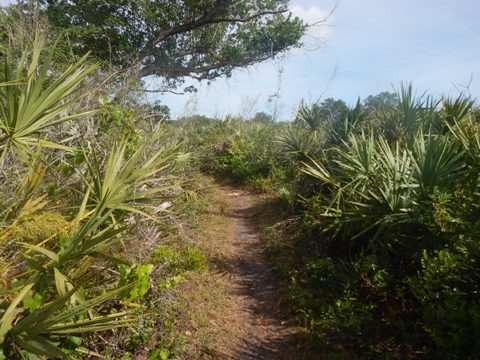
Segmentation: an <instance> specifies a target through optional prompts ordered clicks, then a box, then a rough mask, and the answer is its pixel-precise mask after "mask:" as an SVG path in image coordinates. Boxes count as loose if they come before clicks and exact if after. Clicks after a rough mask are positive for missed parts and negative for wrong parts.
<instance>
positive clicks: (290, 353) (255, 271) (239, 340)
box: [212, 184, 299, 359]
mask: <svg viewBox="0 0 480 360" xmlns="http://www.w3.org/2000/svg"><path fill="white" fill-rule="evenodd" d="M219 194H220V196H221V197H222V198H223V199H224V201H225V210H224V215H225V217H226V218H227V219H226V223H225V224H224V226H222V227H221V228H220V231H221V230H222V229H223V230H224V232H223V233H217V234H216V235H217V237H216V239H215V238H212V241H213V242H220V243H222V244H223V249H224V254H223V259H217V260H223V261H221V262H220V263H219V268H220V269H222V270H223V271H225V272H226V274H224V275H226V276H227V278H228V280H229V281H227V282H226V284H225V285H226V287H225V291H226V293H227V294H228V296H227V300H226V301H227V303H226V304H225V305H226V307H227V309H228V312H227V313H226V314H225V316H226V318H224V319H223V320H224V321H225V322H226V324H228V332H229V334H228V336H225V335H227V334H223V336H222V340H223V342H222V343H220V342H217V341H216V342H215V343H216V347H217V348H216V349H214V351H213V354H212V355H213V356H212V358H225V359H298V358H299V357H298V356H297V355H298V354H299V351H298V350H299V349H298V348H297V347H296V346H295V345H294V335H295V332H296V329H295V328H293V327H291V326H289V324H288V318H287V317H286V316H285V313H284V311H282V306H281V303H280V296H279V283H278V281H277V280H276V278H275V274H274V271H273V268H272V267H271V265H270V264H269V262H268V260H267V255H266V251H265V250H266V249H265V247H264V245H263V244H264V241H263V239H262V227H263V226H265V222H266V221H265V220H268V218H271V217H272V215H273V214H272V211H274V210H275V209H272V208H271V207H270V206H268V204H267V203H266V201H265V200H264V199H262V198H261V197H260V196H259V195H257V194H254V193H252V192H250V191H248V190H245V189H242V188H238V187H234V186H232V185H227V184H220V185H219ZM270 220H271V219H270ZM222 262H223V264H222ZM225 265H227V266H225Z"/></svg>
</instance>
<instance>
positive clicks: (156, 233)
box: [0, 1, 480, 360]
mask: <svg viewBox="0 0 480 360" xmlns="http://www.w3.org/2000/svg"><path fill="white" fill-rule="evenodd" d="M94 3H95V4H96V6H98V7H99V9H97V10H98V11H100V10H101V11H102V12H98V13H97V12H95V13H91V12H89V11H87V10H88V9H87V8H85V2H81V1H79V2H77V1H40V2H35V1H33V2H25V3H23V4H22V5H18V6H17V5H12V6H10V7H8V8H5V9H1V13H0V186H1V189H2V191H1V192H0V359H31V360H34V359H50V358H61V359H69V358H73V359H80V358H88V359H89V358H107V359H124V360H127V359H145V358H148V359H152V360H156V359H161V360H164V359H169V358H178V359H182V358H184V359H192V358H222V356H223V355H222V353H221V352H219V351H220V350H222V346H226V345H225V344H226V343H229V344H233V345H232V346H235V344H237V343H240V341H238V340H239V339H240V338H241V336H258V337H259V338H261V339H263V340H271V339H275V341H276V342H277V345H278V346H277V348H278V349H279V351H280V352H281V351H285V352H284V353H283V356H287V355H288V354H290V355H291V356H294V355H292V354H295V353H296V354H299V352H298V351H299V350H298V348H299V347H301V348H302V349H303V350H302V351H305V353H302V354H303V355H302V357H304V358H319V357H320V358H321V356H324V357H325V358H345V359H349V358H365V359H371V358H389V359H404V358H418V359H432V358H451V359H475V358H477V357H478V355H479V354H480V342H479V340H478V339H479V338H480V298H479V291H480V244H479V235H480V221H479V219H480V177H479V174H480V165H479V164H480V118H479V117H480V112H479V110H478V107H477V105H476V103H475V102H474V101H473V100H472V99H471V98H469V97H467V96H464V95H462V94H460V95H459V96H458V97H453V98H440V99H435V98H433V97H430V96H428V95H426V94H418V93H416V92H415V90H414V89H413V87H412V86H411V85H409V84H402V85H400V86H399V88H398V91H397V92H396V93H388V92H385V93H381V94H379V95H375V96H370V97H368V98H366V99H365V100H363V101H361V100H359V101H358V102H357V104H356V105H355V106H353V107H349V106H347V104H346V103H345V102H343V101H342V100H335V99H326V100H324V101H321V102H317V103H314V104H307V103H302V104H300V105H299V108H298V112H297V114H296V117H295V118H294V119H289V121H273V119H272V117H270V116H268V114H264V113H259V114H257V115H256V116H255V117H254V118H252V119H244V118H240V117H235V116H229V117H227V118H225V119H212V118H208V117H204V116H190V117H185V118H181V119H177V120H171V119H170V116H169V111H168V107H167V106H165V105H163V104H153V105H152V104H148V103H145V101H143V97H142V96H143V94H144V93H143V89H142V83H141V81H140V80H139V75H138V71H140V73H141V71H142V70H141V69H144V70H143V71H145V72H146V74H147V75H152V74H153V75H155V74H156V75H161V76H164V79H165V83H164V86H167V87H168V86H169V83H170V86H172V88H176V87H178V86H180V85H181V84H183V78H184V77H188V76H191V75H192V74H194V75H195V76H197V77H199V78H201V79H208V80H211V79H213V78H215V77H217V76H222V75H229V74H230V73H231V71H232V70H233V69H234V68H236V67H241V66H246V65H249V64H252V63H255V62H259V61H263V60H266V59H267V58H268V57H271V56H275V55H277V54H279V53H281V52H283V51H285V50H288V49H289V48H292V47H295V46H299V45H300V44H299V39H300V38H301V35H302V34H303V32H304V31H305V29H306V25H305V24H303V23H302V22H301V20H299V19H298V18H294V17H292V16H291V15H288V14H286V13H285V12H286V6H287V3H288V2H287V1H258V4H257V5H255V6H258V8H255V7H252V6H253V5H252V6H250V5H251V3H250V2H235V1H202V2H196V1H193V2H192V1H190V2H185V3H186V8H182V9H183V12H182V13H181V16H182V18H181V19H179V20H178V22H176V23H174V22H172V21H173V20H172V17H174V15H175V14H170V13H167V12H166V10H165V12H164V15H165V17H164V18H161V19H160V18H159V17H158V16H157V15H158V14H157V15H155V14H154V13H152V8H150V7H149V6H147V5H145V4H146V3H144V2H137V1H132V2H128V1H127V2H125V4H124V2H105V3H106V4H103V5H99V4H98V3H97V2H94ZM119 3H122V4H123V5H122V4H120V5H119ZM173 3H175V4H177V3H178V2H172V4H173ZM253 3H257V2H252V4H253ZM210 5H211V6H210ZM122 6H123V7H122ZM165 6H167V5H165ZM172 6H173V5H172ZM209 6H210V7H211V9H210V8H209ZM167 7H168V6H167ZM207 8H208V9H210V10H211V11H210V12H207V14H206V15H205V19H204V18H201V19H204V20H205V23H196V22H189V21H190V19H191V17H192V14H193V15H195V14H198V13H204V12H205V11H206V9H207ZM125 9H127V10H128V11H127V10H125ZM252 9H253V10H255V11H256V12H254V14H253V15H252V11H253V10H252ZM124 10H125V11H124ZM130 10H131V11H130ZM76 11H78V12H79V14H80V15H82V16H83V17H82V16H80V15H79V16H74V15H75V12H76ZM101 13H104V14H106V15H105V16H110V15H112V14H113V15H115V16H113V15H112V18H113V19H114V20H115V21H116V22H118V24H120V25H122V26H124V27H125V28H127V29H131V28H132V27H135V28H137V30H139V33H138V34H137V33H131V32H124V31H123V30H122V28H121V27H120V25H118V24H117V25H115V24H116V23H108V24H103V25H105V26H104V27H102V26H103V25H102V23H101V22H99V19H98V16H99V14H101ZM72 14H73V15H72ZM109 14H110V15H109ZM132 14H133V15H132ZM227 15H228V16H227ZM132 16H133V17H134V18H135V19H137V20H138V22H139V23H141V24H143V25H142V26H143V27H142V26H139V25H138V24H137V23H134V22H132V23H130V22H129V21H130V20H132V19H131V17H132ZM229 16H233V17H229ZM92 17H93V18H92ZM48 19H49V20H48ZM92 19H93V20H92ZM139 19H140V20H139ZM142 19H143V20H142ZM160 20H161V21H162V23H161V24H160V23H159V21H160ZM180 20H181V21H180ZM49 21H50V22H52V25H50V24H49ZM75 21H80V23H79V24H77V23H75ZM155 21H156V22H155ZM83 22H86V23H89V24H90V25H91V26H88V27H82V26H81V25H82V24H83ZM152 22H153V25H152ZM164 23H165V24H170V25H171V28H172V29H177V30H178V31H176V32H175V31H173V32H172V33H171V34H170V33H169V34H166V33H164V32H162V31H160V30H159V29H162V26H164ZM184 23H186V24H190V26H191V28H189V29H185V27H184V26H183V25H184ZM229 23H230V25H229ZM132 24H134V25H132ZM182 24H183V25H182ZM107 25H108V26H107ZM137 25H138V26H137ZM216 25H218V26H219V28H218V27H216ZM285 28H288V29H291V30H292V32H290V34H291V36H277V35H279V34H284V35H285V32H284V29H285ZM99 29H100V30H101V31H100V30H99ZM179 29H180V30H182V31H183V33H182V31H180V30H179ZM217 30H218V31H217ZM219 30H221V31H220V32H219ZM102 31H103V32H105V34H110V35H112V34H111V32H113V35H112V38H114V39H115V40H116V41H115V42H113V43H111V44H110V45H112V46H113V50H112V49H110V50H111V52H110V53H107V52H106V49H107V47H106V46H104V45H103V43H102V41H103V37H102V36H104V35H105V34H104V33H103V32H102ZM142 31H143V32H142ZM159 31H160V35H162V36H161V37H159V36H160V35H159V34H158V32H159ZM202 31H203V32H202ZM115 34H116V35H115ZM142 34H143V35H142ZM114 35H115V36H114ZM147 35H148V36H147ZM202 35H204V36H202ZM129 36H133V37H134V39H133V40H135V41H133V40H132V39H130V38H129ZM125 37H126V38H125ZM227 38H228V40H229V41H231V44H229V43H228V42H227V41H226V40H225V39H227ZM149 39H150V40H149ZM154 40H155V41H154ZM145 41H147V42H145ZM269 41H270V42H272V43H273V44H274V45H275V46H274V47H272V46H270V45H271V44H270V42H269ZM245 43H248V44H250V45H251V46H252V48H245V46H244V45H245ZM126 44H127V45H128V46H126ZM161 44H164V46H163V47H161ZM267 45H269V46H267ZM90 46H91V47H92V48H91V49H90V48H89V47H90ZM189 46H193V47H194V48H190V47H189ZM209 46H210V47H211V48H208V49H207V48H206V47H209ZM195 48H198V49H197V50H198V51H195ZM142 49H143V50H142ZM175 49H176V50H178V51H179V52H181V54H180V53H179V54H176V56H177V57H178V58H179V59H181V60H178V61H176V60H175V58H174V57H173V56H174V55H175V54H173V55H172V52H174V50H175ZM89 50H92V51H93V52H92V53H90V52H89ZM100 50H101V51H100ZM216 50H218V51H219V52H218V53H215V51H216ZM241 50H242V51H241ZM112 51H113V52H112ZM137 51H143V55H144V56H143V57H142V59H140V60H142V61H143V62H144V63H143V64H142V63H140V64H138V63H135V61H133V59H132V56H133V55H132V54H135V52H137ZM189 52H190V53H189ZM272 52H273V53H272ZM112 54H114V55H115V57H114V58H109V56H111V55H112ZM125 54H127V55H128V61H127V59H126V58H122V56H126V55H125ZM164 58H169V62H165V64H166V65H165V68H163V67H162V64H163V63H162V59H164ZM167 65H168V66H167ZM180 65H181V66H180ZM135 66H136V67H137V68H136V70H137V72H136V73H135V74H136V75H135V76H131V73H129V72H128V71H129V69H130V70H131V69H132V68H134V67H135ZM138 66H139V67H138ZM178 66H180V68H181V69H179V68H178ZM139 69H140V70H139ZM175 69H177V70H175ZM192 69H193V70H192ZM147 70H148V71H147ZM132 71H133V70H132ZM175 71H177V72H178V75H175V74H176V73H175ZM140 76H141V75H140ZM190 90H192V89H190ZM212 178H215V179H217V181H214V180H212ZM226 179H228V180H229V181H230V183H229V184H228V186H225V185H222V184H223V183H222V182H221V181H225V180H226ZM235 189H239V191H240V192H238V193H237V192H236V191H235ZM246 189H248V190H246ZM252 194H255V196H254V195H252ZM237 197H243V198H242V199H243V200H238V199H237ZM226 204H227V205H226ZM272 204H273V205H272ZM240 205H241V206H240ZM267 205H268V206H267ZM236 231H237V232H238V231H241V232H242V234H243V235H242V234H240V235H238V234H237V235H235V232H236ZM245 234H246V235H245ZM244 238H245V239H247V240H246V241H244ZM235 241H236V242H237V243H235V244H233V245H232V242H235ZM241 241H244V242H243V243H241V244H240V245H239V244H238V242H241ZM252 249H254V250H252ZM245 261H246V262H247V263H245ZM250 262H251V263H255V264H254V265H252V264H250ZM225 273H229V274H230V275H232V274H233V275H232V276H237V279H236V280H235V279H234V280H226V279H225V277H223V275H222V274H225ZM265 274H267V275H265ZM247 277H250V278H252V277H257V278H258V279H259V280H258V279H257V280H258V283H259V284H260V285H261V286H258V284H257V287H255V286H254V285H252V286H249V287H248V291H247V290H245V292H244V293H242V296H240V295H238V294H236V295H235V296H234V295H232V286H233V287H235V289H237V290H238V289H243V288H242V286H244V285H242V284H243V283H245V281H246V280H245V279H246V278H247ZM248 281H252V280H248ZM232 284H233V285H232ZM264 285H265V286H268V287H269V290H268V291H263V290H264V289H261V287H262V286H264ZM270 287H274V289H270ZM255 292H261V294H255ZM256 295H258V296H256ZM278 297H280V300H279V299H278ZM253 298H256V299H257V301H258V302H261V303H262V304H263V305H262V306H263V308H264V309H267V308H268V310H265V313H263V315H265V314H266V313H268V314H269V315H271V316H272V317H275V321H276V322H275V326H271V328H269V329H267V330H262V329H260V328H261V327H260V326H256V325H255V324H254V325H252V323H250V324H249V326H248V332H245V331H247V330H245V331H243V330H242V324H241V321H247V320H248V321H252V319H253V320H254V318H252V316H253V315H248V316H247V315H245V314H246V311H247V310H248V309H249V307H251V306H250V305H252V304H249V299H253ZM238 299H241V301H242V305H241V306H242V308H239V307H238V306H240V305H239V304H238V303H237V302H238V301H240V300H238ZM278 303H281V306H279V305H278ZM265 304H266V305H265ZM252 306H253V305H252ZM236 307H237V308H236ZM258 309H260V308H257V310H256V311H257V312H260V313H259V314H257V315H258V317H259V318H260V317H261V316H260V315H262V313H261V311H262V310H258ZM244 310H245V311H244ZM273 310H275V311H273ZM279 311H281V312H282V313H281V316H279V314H278V312H279ZM253 313H255V312H253ZM274 313H275V314H274ZM237 315H238V316H237ZM235 316H236V317H235ZM239 319H240V320H239ZM284 319H285V320H284ZM277 320H278V321H277ZM259 321H260V320H259ZM219 322H222V324H221V326H220V325H218V323H219ZM286 323H288V327H287V326H286V325H285V324H286ZM262 324H263V325H265V324H264V323H262ZM233 325H235V326H234V327H233ZM229 326H232V328H231V329H229ZM265 327H266V326H265ZM212 329H214V330H215V331H213V330H212ZM272 329H273V330H272ZM284 330H285V334H286V335H285V336H284V337H285V339H284V340H285V343H287V342H288V343H289V345H288V346H283V345H282V344H283V343H282V341H283V338H282V336H283V335H282V334H283V332H282V331H284ZM242 331H243V332H244V333H243V335H242ZM272 331H273V332H275V331H277V332H278V334H273V335H275V336H272V335H271V334H270V333H271V332H272ZM269 332H270V333H269ZM229 334H231V335H232V336H234V337H235V338H234V339H227V337H228V336H229ZM287 335H288V336H287ZM222 336H223V337H224V338H222ZM287 337H288V339H287ZM224 340H225V341H224ZM227 340H228V341H227ZM252 343H253V342H252ZM222 344H223V345H222ZM255 345H258V346H262V345H261V344H255ZM229 346H230V345H229ZM213 349H216V351H217V352H215V351H213ZM219 349H220V350H219ZM223 350H225V352H224V353H223V354H227V353H228V354H232V353H237V354H238V353H239V352H238V351H237V352H235V351H234V350H235V349H233V350H232V348H228V349H223ZM232 351H233V352H232ZM248 351H250V352H252V351H253V350H251V349H249V350H248ZM307 352H308V353H307ZM258 354H270V353H267V352H266V350H265V347H264V348H259V350H258V352H257V355H258ZM320 354H321V355H320ZM250 355H251V356H254V355H255V354H253V355H252V354H250ZM281 355H282V354H280V355H278V356H280V357H279V358H282V357H281ZM290 355H288V356H290ZM238 356H239V355H238ZM245 356H246V355H245ZM265 356H266V355H265ZM225 357H226V358H228V356H226V355H225ZM286 358H288V357H286ZM292 358H293V357H292Z"/></svg>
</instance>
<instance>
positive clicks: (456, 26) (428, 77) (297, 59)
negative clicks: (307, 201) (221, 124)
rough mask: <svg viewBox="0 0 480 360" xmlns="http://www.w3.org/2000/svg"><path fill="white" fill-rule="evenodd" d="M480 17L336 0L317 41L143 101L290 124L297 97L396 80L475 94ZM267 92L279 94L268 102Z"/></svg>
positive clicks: (479, 75) (319, 5)
mask: <svg viewBox="0 0 480 360" xmlns="http://www.w3.org/2000/svg"><path fill="white" fill-rule="evenodd" d="M6 2H7V1H5V0H0V4H5V3H6ZM334 4H335V2H334V0H292V1H291V8H292V10H293V12H294V13H295V14H297V15H298V16H300V17H302V18H304V19H305V20H306V21H308V22H315V21H317V20H319V19H322V18H323V17H324V16H325V15H326V14H327V13H328V12H329V11H330V10H331V9H332V7H333V6H334ZM479 13H480V1H479V0H455V1H454V0H387V1H386V0H341V1H340V2H339V5H338V8H337V9H336V11H335V12H334V14H333V16H332V17H331V18H330V20H329V23H328V24H327V25H326V26H321V27H315V28H313V29H312V34H311V35H312V36H313V37H315V38H321V39H322V41H320V42H319V41H316V40H315V41H313V40H312V36H309V37H307V38H305V43H306V48H307V49H306V50H294V51H292V52H290V53H289V54H287V56H286V58H285V59H284V60H283V61H281V62H277V63H273V62H268V63H264V64H260V65H256V66H254V67H249V68H248V69H244V70H240V71H236V72H235V73H234V75H233V77H232V78H230V79H226V80H223V79H220V80H217V81H215V82H213V83H211V84H210V85H209V86H207V85H206V84H203V85H201V86H200V90H199V92H198V93H197V94H194V95H183V96H178V95H171V94H156V95H150V96H149V98H150V99H151V100H155V99H158V100H160V101H161V102H162V103H164V104H166V105H168V106H170V108H171V110H172V115H173V116H182V115H190V114H193V113H199V114H205V115H209V116H220V117H221V116H225V115H227V114H239V115H243V116H249V115H253V114H254V113H255V112H257V111H266V112H269V113H273V112H276V113H278V118H280V119H285V120H288V119H290V118H291V117H292V114H293V112H294V111H295V108H296V107H297V105H298V104H299V102H300V101H301V99H305V100H307V101H309V102H313V101H316V100H317V99H319V98H326V97H334V98H340V99H344V100H345V101H347V102H348V103H350V104H352V103H354V102H355V101H356V99H357V97H358V96H360V97H362V98H364V97H366V96H368V95H371V94H377V93H379V92H381V91H385V90H388V91H392V89H393V88H392V86H398V85H399V84H400V82H402V81H408V82H409V81H411V82H413V84H414V86H415V88H416V89H417V90H418V91H419V92H423V91H428V92H429V93H431V94H433V95H437V96H439V95H456V94H457V93H458V90H457V89H456V88H461V87H462V86H465V85H467V84H470V87H469V91H470V93H471V94H472V96H473V97H478V96H479V95H480V40H479V39H478V34H480V21H478V14H479ZM314 49H316V50H314ZM279 71H281V75H280V76H279ZM273 94H279V97H278V98H277V101H276V102H269V101H268V99H269V97H270V96H271V95H273Z"/></svg>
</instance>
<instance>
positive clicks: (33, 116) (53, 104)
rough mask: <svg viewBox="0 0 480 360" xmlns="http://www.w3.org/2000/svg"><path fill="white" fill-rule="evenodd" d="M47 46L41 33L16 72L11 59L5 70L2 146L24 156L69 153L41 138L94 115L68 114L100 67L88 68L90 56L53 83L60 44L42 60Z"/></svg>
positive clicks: (0, 89) (0, 96)
mask: <svg viewBox="0 0 480 360" xmlns="http://www.w3.org/2000/svg"><path fill="white" fill-rule="evenodd" d="M44 43H45V39H44V38H43V37H42V36H41V35H40V34H39V32H38V31H37V33H36V35H35V40H34V43H33V48H32V50H31V51H28V50H25V51H24V52H23V55H22V57H21V59H20V60H19V61H18V65H17V67H16V69H15V70H13V69H12V65H11V60H10V59H9V57H8V56H6V57H5V63H4V66H3V70H4V78H5V81H6V83H4V84H0V130H1V135H0V146H2V147H3V149H4V150H5V149H6V148H8V147H10V146H13V147H14V148H15V149H16V150H17V151H18V152H19V153H20V154H21V155H24V154H25V153H29V152H30V149H31V147H32V146H43V147H50V148H59V149H64V150H68V148H67V147H65V146H63V145H61V144H58V143H54V142H52V141H49V140H47V139H45V138H41V134H42V132H43V131H44V130H46V129H47V128H49V127H52V126H55V125H58V124H60V123H63V122H66V121H69V120H74V119H77V118H80V117H82V116H85V115H87V114H89V113H92V111H87V112H83V113H76V114H68V112H67V110H68V109H69V108H70V107H71V106H72V105H74V104H75V103H76V102H78V100H79V99H80V98H81V95H77V96H74V95H73V93H74V92H75V90H77V89H78V87H79V85H80V84H81V82H82V81H83V80H84V79H85V78H86V77H87V76H88V75H89V74H90V73H92V71H94V70H95V69H96V65H87V63H86V62H87V57H88V55H85V56H84V57H82V58H81V59H80V60H78V61H77V62H76V63H74V64H72V65H70V66H69V67H68V68H67V69H66V70H65V71H64V72H63V73H61V74H60V75H59V76H58V77H57V78H56V79H54V80H52V79H50V76H49V70H50V69H51V65H52V59H53V55H54V52H55V47H56V44H54V45H53V46H52V47H51V49H50V51H49V52H48V53H47V54H46V56H45V57H42V54H43V48H44V45H45V44H44ZM41 59H42V61H41ZM27 62H28V63H29V65H28V67H27V66H26V65H25V64H26V63H27Z"/></svg>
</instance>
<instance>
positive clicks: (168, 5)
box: [41, 0, 305, 87]
mask: <svg viewBox="0 0 480 360" xmlns="http://www.w3.org/2000/svg"><path fill="white" fill-rule="evenodd" d="M41 4H43V9H45V11H46V13H47V15H48V18H49V20H50V21H51V23H52V24H53V25H54V26H56V27H57V28H59V29H61V30H65V31H67V33H68V36H69V38H70V39H71V41H72V45H73V51H75V52H76V53H77V54H84V53H85V52H86V51H92V52H93V54H94V55H95V56H96V57H98V58H99V59H102V60H105V61H107V62H108V63H110V64H113V65H114V66H116V67H122V68H129V67H131V66H134V65H136V64H141V66H140V75H141V76H142V77H143V76H149V75H157V76H162V77H164V78H165V83H164V85H165V87H170V86H173V85H175V84H178V82H181V81H180V80H181V78H183V77H185V76H187V77H189V76H190V77H193V78H198V79H209V80H210V79H214V78H216V77H219V76H223V75H226V76H229V75H230V74H231V72H232V70H233V69H235V68H237V67H244V66H247V65H250V64H254V63H257V62H261V61H265V60H267V59H269V58H272V57H274V56H276V55H277V54H279V53H281V52H283V51H285V50H287V49H289V48H291V47H295V46H298V45H299V40H300V38H301V36H302V35H303V33H304V31H305V25H304V24H303V23H302V22H301V21H300V19H298V18H296V17H293V16H292V14H291V13H290V12H289V11H288V7H287V5H288V1H286V0H276V1H271V0H268V1H267V0H261V1H230V0H229V1H213V0H208V1H187V2H182V3H179V2H177V1H172V0H170V1H150V2H144V1H104V2H101V3H99V2H97V1H83V0H82V1H77V0H75V1H64V0H44V1H41Z"/></svg>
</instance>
